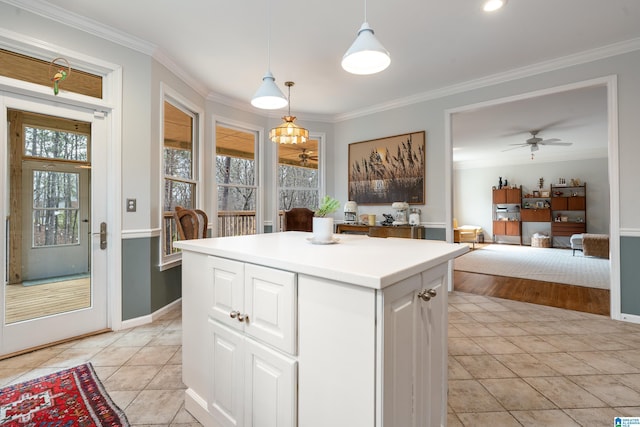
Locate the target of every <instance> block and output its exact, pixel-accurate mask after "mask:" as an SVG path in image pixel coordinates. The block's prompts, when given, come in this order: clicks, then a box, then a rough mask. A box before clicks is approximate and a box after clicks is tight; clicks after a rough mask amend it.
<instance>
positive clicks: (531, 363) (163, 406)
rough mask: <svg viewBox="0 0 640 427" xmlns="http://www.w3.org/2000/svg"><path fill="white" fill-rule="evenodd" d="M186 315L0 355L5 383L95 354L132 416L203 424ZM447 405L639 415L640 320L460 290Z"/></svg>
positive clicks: (540, 420) (458, 420)
mask: <svg viewBox="0 0 640 427" xmlns="http://www.w3.org/2000/svg"><path fill="white" fill-rule="evenodd" d="M180 315H181V312H180V309H179V308H177V309H175V310H172V311H171V312H169V313H167V314H166V315H164V316H162V318H161V319H159V320H157V321H155V322H154V323H152V324H149V325H144V326H140V327H137V328H132V329H129V330H124V331H119V332H113V333H107V334H102V335H98V336H95V337H90V338H85V339H82V340H77V341H73V342H69V343H66V344H62V345H58V346H55V347H51V348H47V349H43V350H39V351H35V352H32V353H29V354H25V355H22V356H16V357H13V358H11V359H7V360H3V361H0V386H3V385H7V384H11V383H14V382H19V381H23V380H26V379H29V378H34V377H36V376H40V375H44V374H47V373H49V372H53V371H56V370H59V369H62V368H66V367H70V366H74V365H77V364H80V363H84V362H87V361H89V362H91V363H92V364H93V366H94V368H95V370H96V372H97V373H98V376H99V377H100V379H101V380H102V382H103V384H104V385H105V387H106V388H107V390H108V392H109V395H110V396H111V397H112V398H113V400H114V401H115V402H116V404H117V405H118V406H119V407H120V408H122V409H124V411H125V412H126V414H127V417H128V419H129V422H130V423H131V424H132V425H135V426H158V427H159V426H184V427H187V426H200V424H199V423H198V422H197V421H195V419H194V418H193V417H192V416H191V415H190V414H189V413H188V412H186V411H185V410H184V405H183V403H184V398H183V393H184V385H183V384H182V381H181V357H180V356H181V352H180V341H181V321H180ZM448 409H449V413H448V425H449V426H453V427H456V426H474V427H477V426H491V427H498V426H536V427H538V426H598V427H600V426H612V425H613V418H614V417H615V416H640V325H634V324H629V323H623V322H616V321H613V320H610V319H608V318H606V317H602V316H597V315H592V314H587V313H580V312H575V311H568V310H563V309H559V308H553V307H545V306H539V305H533V304H527V303H521V302H516V301H509V300H501V299H497V298H489V297H483V296H477V295H472V294H464V293H459V292H454V293H452V294H450V296H449V408H448ZM394 427H399V426H394Z"/></svg>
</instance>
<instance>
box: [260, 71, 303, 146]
mask: <svg viewBox="0 0 640 427" xmlns="http://www.w3.org/2000/svg"><path fill="white" fill-rule="evenodd" d="M294 84H295V83H293V82H285V83H284V85H285V86H286V87H288V88H289V102H288V104H289V113H288V114H287V115H286V116H284V117H283V118H282V120H284V121H283V122H282V123H280V125H279V126H278V127H275V128H273V129H271V130H270V131H269V139H270V140H271V141H273V142H275V143H278V144H304V143H305V142H307V141H308V140H309V131H308V130H307V129H305V128H303V127H300V126H298V125H297V124H295V123H294V122H295V120H296V118H295V116H292V115H291V86H293V85H294Z"/></svg>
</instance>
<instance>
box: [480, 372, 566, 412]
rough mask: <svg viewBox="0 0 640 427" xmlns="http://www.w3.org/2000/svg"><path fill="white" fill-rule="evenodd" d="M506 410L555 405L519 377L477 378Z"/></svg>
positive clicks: (541, 407)
mask: <svg viewBox="0 0 640 427" xmlns="http://www.w3.org/2000/svg"><path fill="white" fill-rule="evenodd" d="M478 381H479V382H480V384H482V385H483V386H484V387H485V388H486V389H487V390H489V393H491V394H492V395H493V396H494V397H495V398H496V399H497V400H498V401H499V402H500V404H501V405H502V406H504V407H505V409H507V410H508V411H524V410H534V409H554V408H556V406H555V405H554V404H553V403H552V402H551V401H550V400H549V399H547V398H546V397H544V396H543V395H542V394H540V393H539V392H538V391H537V390H536V389H534V388H533V387H531V386H530V385H529V384H527V383H526V382H525V381H524V380H522V379H521V378H500V379H481V380H478Z"/></svg>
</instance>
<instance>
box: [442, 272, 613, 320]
mask: <svg viewBox="0 0 640 427" xmlns="http://www.w3.org/2000/svg"><path fill="white" fill-rule="evenodd" d="M453 289H454V290H456V291H460V292H467V293H471V294H477V295H485V296H492V297H497V298H504V299H510V300H515V301H523V302H530V303H533V304H541V305H548V306H551V307H560V308H565V309H568V310H576V311H583V312H586V313H593V314H602V315H605V316H609V315H610V312H609V290H608V289H596V288H587V287H584V286H575V285H566V284H562V283H549V282H540V281H538V280H529V279H520V278H516V277H503V276H491V275H487V274H479V273H468V272H464V271H454V272H453Z"/></svg>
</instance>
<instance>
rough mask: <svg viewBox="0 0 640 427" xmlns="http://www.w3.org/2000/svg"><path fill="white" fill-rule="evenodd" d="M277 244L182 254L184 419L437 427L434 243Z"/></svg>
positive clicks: (264, 238) (439, 267) (443, 337)
mask: <svg viewBox="0 0 640 427" xmlns="http://www.w3.org/2000/svg"><path fill="white" fill-rule="evenodd" d="M310 236H311V234H310V233H302V232H285V233H271V234H261V235H254V236H237V237H224V238H214V239H198V240H187V241H182V242H178V243H177V244H176V246H177V247H180V248H181V249H182V251H183V254H182V316H183V319H182V329H183V354H182V358H183V381H184V383H185V385H186V386H187V390H186V395H185V407H186V409H187V410H188V411H189V412H190V413H191V414H193V415H194V416H195V417H196V418H197V419H198V420H199V421H200V422H201V423H202V424H203V425H205V426H215V427H227V426H236V427H241V426H270V427H289V426H291V427H295V426H299V427H327V426H331V427H341V426H344V427H347V426H348V427H400V426H402V427H405V426H406V427H410V426H411V427H418V426H444V425H446V416H447V397H446V396H447V289H448V283H447V280H448V277H449V263H448V261H449V260H451V259H453V258H454V257H456V256H458V255H461V254H463V253H464V252H466V251H467V250H468V248H467V247H466V246H460V245H453V244H447V243H444V242H437V241H427V240H415V239H397V238H389V239H382V238H371V237H368V236H358V235H340V236H339V240H338V241H337V243H335V244H330V245H314V244H311V242H310V241H309V240H308V238H309V237H310Z"/></svg>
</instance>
